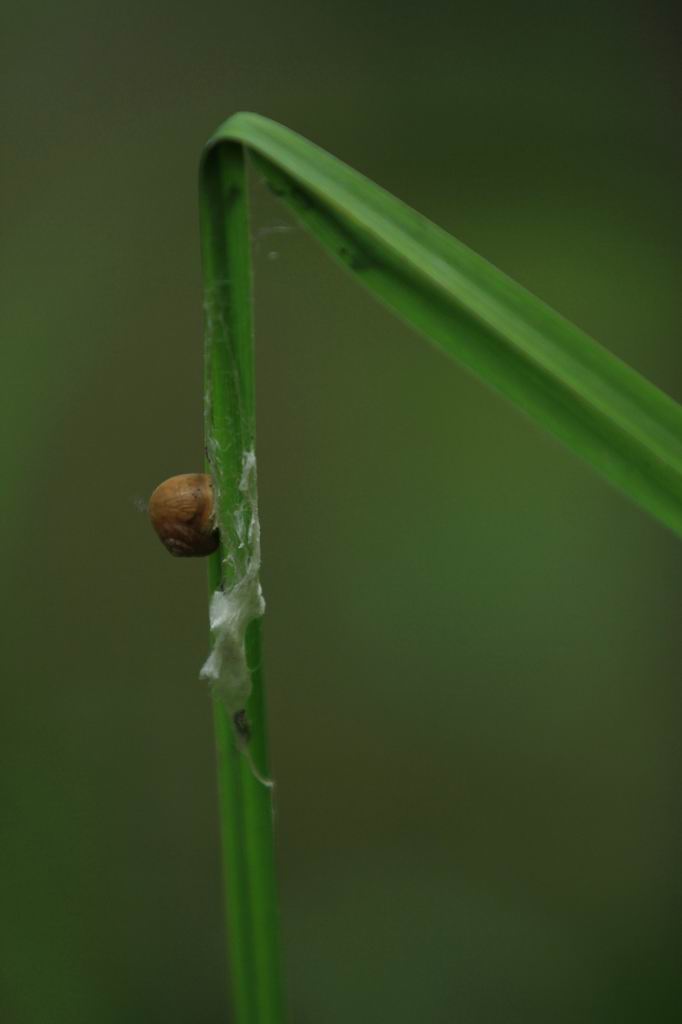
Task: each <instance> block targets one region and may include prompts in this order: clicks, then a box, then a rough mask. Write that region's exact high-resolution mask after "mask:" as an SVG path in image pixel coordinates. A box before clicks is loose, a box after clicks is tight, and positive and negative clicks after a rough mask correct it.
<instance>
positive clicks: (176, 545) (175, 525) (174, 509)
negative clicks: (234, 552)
mask: <svg viewBox="0 0 682 1024" xmlns="http://www.w3.org/2000/svg"><path fill="white" fill-rule="evenodd" d="M149 518H150V519H151V521H152V526H153V527H154V529H155V530H156V532H157V533H158V535H159V537H160V538H161V540H162V542H163V543H164V544H165V546H166V548H167V549H168V551H170V553H171V555H177V556H178V557H180V558H195V557H199V556H201V555H210V554H212V553H213V552H214V551H215V550H216V549H217V547H218V544H219V541H220V536H219V533H218V528H217V527H216V522H215V503H214V494H213V481H212V480H211V478H210V476H209V475H208V474H207V473H181V474H180V475H179V476H171V477H169V479H168V480H164V482H163V483H162V484H159V486H158V487H157V488H156V490H155V491H154V493H153V494H152V496H151V498H150V499H149Z"/></svg>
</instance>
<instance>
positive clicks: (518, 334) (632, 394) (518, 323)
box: [203, 113, 682, 534]
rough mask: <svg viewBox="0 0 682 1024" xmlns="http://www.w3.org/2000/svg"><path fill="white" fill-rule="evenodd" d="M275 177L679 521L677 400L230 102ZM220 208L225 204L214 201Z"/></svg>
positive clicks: (536, 410) (220, 134)
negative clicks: (240, 112) (240, 111)
mask: <svg viewBox="0 0 682 1024" xmlns="http://www.w3.org/2000/svg"><path fill="white" fill-rule="evenodd" d="M231 145H240V146H243V147H244V148H246V149H247V150H249V151H250V152H251V153H252V154H253V157H254V161H255V163H256V166H257V167H258V169H259V171H260V172H261V173H262V175H263V177H264V178H265V180H266V182H267V183H268V185H269V186H270V188H271V189H272V190H273V191H274V192H275V193H276V194H277V195H278V196H279V197H280V199H281V200H282V201H283V202H284V203H285V204H286V205H287V206H288V207H289V208H290V209H292V210H293V211H294V213H295V214H296V216H297V217H298V218H299V219H300V220H301V221H302V223H303V224H304V225H305V227H306V228H307V229H308V230H309V231H310V232H311V233H312V234H313V235H314V236H315V237H316V238H317V239H318V240H319V241H320V242H321V243H322V245H323V246H324V247H325V248H326V249H327V250H328V251H329V252H330V253H331V254H332V255H333V256H335V257H336V258H337V259H338V260H339V261H340V262H341V263H342V264H343V265H344V266H345V267H346V268H347V269H348V270H350V271H351V273H353V274H354V276H355V277H356V279H357V280H358V281H360V282H361V283H362V284H363V285H365V286H366V287H367V288H368V289H369V290H370V291H371V292H373V293H374V294H375V295H376V296H377V297H378V298H380V299H381V300H383V301H384V302H385V303H386V304H387V305H388V306H389V307H390V308H391V309H393V310H394V311H395V312H396V313H398V314H399V315H400V316H401V317H402V318H403V319H405V320H406V321H408V322H409V323H410V324H412V325H413V326H414V327H416V328H417V329H418V330H419V331H420V332H421V333H423V334H424V335H426V336H427V337H428V338H429V339H430V340H431V341H432V342H434V343H435V344H436V345H437V346H438V347H439V348H440V349H442V350H443V351H444V352H446V353H447V354H448V355H450V356H453V357H454V358H456V359H457V360H458V361H459V362H461V363H462V364H463V365H465V366H466V367H467V368H468V369H469V370H472V371H473V372H474V373H476V374H477V375H478V376H479V377H480V378H481V379H483V380H484V381H485V382H486V383H488V384H490V385H492V386H493V387H494V388H496V389H497V390H498V391H500V392H502V393H503V394H505V395H506V396H507V397H508V398H510V399H511V400H512V401H513V402H514V403H515V404H516V405H517V406H518V407H519V408H520V409H522V410H523V411H525V412H526V413H527V414H528V415H530V416H531V417H532V418H533V419H535V420H536V421H537V422H538V423H540V424H541V425H542V426H543V427H545V428H546V429H548V430H549V431H551V432H552V433H553V434H555V435H556V436H557V437H559V438H560V439H561V440H562V441H563V442H564V443H565V444H566V445H568V447H569V448H571V449H573V451H575V452H576V453H578V454H579V455H581V456H583V458H585V459H587V461H588V462H590V463H591V464H592V465H593V466H594V467H595V468H596V469H597V470H599V471H600V472H601V473H602V474H603V475H604V476H606V477H607V478H608V479H609V480H610V481H611V482H612V483H614V484H616V485H617V486H618V487H620V488H621V489H622V490H624V491H625V492H626V493H627V494H628V495H629V496H630V497H631V498H633V499H634V500H635V501H636V502H638V503H639V504H640V505H642V506H643V507H644V508H646V509H647V510H648V511H649V512H650V513H652V514H653V515H654V516H656V517H657V518H658V519H660V520H661V521H662V522H664V523H665V524H666V525H668V526H669V527H671V528H672V529H673V530H675V531H676V532H677V533H679V534H682V407H680V406H679V405H678V404H677V403H676V402H675V401H673V400H672V399H671V398H670V397H668V396H667V395H665V394H664V393H663V392H662V391H660V390H659V389H658V388H656V387H655V386H654V385H652V384H651V383H649V382H648V381H647V380H645V379H644V378H643V377H642V376H640V375H639V374H638V373H636V372H635V371H634V370H633V369H631V368H630V367H628V366H626V365H625V364H624V363H623V362H621V361H620V360H619V359H617V358H616V357H615V356H613V355H611V354H610V353H609V352H607V351H606V349H604V348H603V347H602V346H601V345H599V344H597V342H595V341H593V340H592V339H591V338H589V337H588V336H587V335H586V334H585V333H584V332H583V331H581V330H580V329H579V328H577V327H575V326H574V325H573V324H571V323H569V322H568V321H567V320H565V319H564V318H563V317H562V316H560V315H559V314H558V313H556V312H555V311H554V310H552V309H550V307H548V306H547V305H546V304H545V303H543V302H542V301H540V300H539V299H537V298H536V297H535V296H533V295H531V294H530V293H529V292H527V291H526V290H525V289H524V288H522V287H521V286H520V285H518V284H516V283H515V282H514V281H512V280H511V279H510V278H508V277H507V276H506V275H505V274H503V273H502V272H501V271H499V270H497V268H495V267H493V266H492V265H491V264H490V263H488V262H487V261H486V260H484V259H482V258H481V257H480V256H478V255H477V254H476V253H474V252H472V251H471V250H470V249H468V248H467V247H466V246H465V245H463V244H462V243H461V242H458V241H457V240H456V239H454V238H453V237H452V236H451V235H449V234H448V233H447V232H445V231H443V230H442V229H441V228H439V227H438V226H437V225H435V224H433V223H432V222H430V221H429V220H427V219H426V218H425V217H423V216H421V215H420V214H418V213H417V212H416V211H414V210H412V209H410V207H408V206H406V205H405V204H404V203H402V202H401V201H400V200H398V199H396V198H395V197H394V196H392V195H390V194H389V193H388V192H386V191H385V190H384V189H382V188H380V187H379V186H378V185H375V184H374V183H373V182H371V181H369V180H368V179H367V178H365V177H364V176H363V175H361V174H359V173H358V172H357V171H354V170H353V169H352V168H350V167H348V166H347V165H345V164H343V163H342V162H341V161H339V160H337V159H336V158H335V157H333V156H331V155H330V154H329V153H326V152H325V151H324V150H321V149H319V148H318V147H317V146H315V145H313V144H312V143H311V142H308V141H307V140H306V139H304V138H302V137H301V136H299V135H296V134H295V133H294V132H292V131H290V130H289V129H288V128H285V127H284V126H282V125H279V124H276V123H275V122H273V121H270V120H268V119H267V118H263V117H260V116H259V115H256V114H246V113H245V114H235V115H234V116H233V117H231V118H229V119H228V120H227V121H226V122H225V123H224V124H223V125H222V126H221V127H220V128H219V129H218V131H217V132H216V134H215V135H214V136H213V138H212V139H211V140H210V142H209V144H208V146H207V149H206V152H205V156H204V165H203V166H204V169H205V170H206V169H208V168H210V166H211V164H212V162H213V161H214V160H215V159H216V158H217V155H218V154H219V153H220V151H221V150H223V149H225V148H227V147H229V146H231ZM213 214H214V216H216V217H219V216H220V215H221V213H220V209H219V208H218V207H216V208H215V209H214V211H213Z"/></svg>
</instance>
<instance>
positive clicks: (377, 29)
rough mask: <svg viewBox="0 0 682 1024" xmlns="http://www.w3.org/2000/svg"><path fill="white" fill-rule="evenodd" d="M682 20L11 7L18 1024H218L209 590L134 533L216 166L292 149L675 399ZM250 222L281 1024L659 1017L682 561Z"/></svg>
mask: <svg viewBox="0 0 682 1024" xmlns="http://www.w3.org/2000/svg"><path fill="white" fill-rule="evenodd" d="M675 7H676V5H673V4H670V5H666V4H661V3H653V4H652V3H650V2H640V3H632V2H625V3H618V4H616V3H615V2H614V3H612V4H603V3H602V4H597V5H596V6H595V5H594V4H588V3H577V4H576V3H574V4H572V5H570V7H560V6H559V5H552V4H545V5H537V6H535V5H529V4H523V5H508V4H502V3H500V4H498V5H495V4H492V5H486V6H483V7H482V8H481V9H480V10H479V12H478V13H475V14H473V13H472V12H471V11H470V9H469V7H468V5H452V4H445V3H443V4H436V3H432V4H421V5H417V6H416V7H415V6H414V5H408V4H404V5H403V4H400V3H398V4H396V3H388V2H383V0H382V2H379V3H375V4H372V5H370V6H369V7H368V6H367V5H366V4H360V3H354V4H346V5H340V4H334V5H319V4H316V3H312V2H306V3H301V4H297V5H294V7H293V8H291V7H289V6H288V5H286V4H275V3H255V4H252V5H250V7H249V9H248V11H247V10H244V9H243V7H241V6H237V5H230V4H225V3H223V4H216V3H196V4H192V5H186V4H184V3H175V2H171V3H168V2H165V3H160V2H152V3H146V4H143V5H141V6H140V5H138V4H133V3H118V4H116V5H113V4H106V5H105V4H101V3H95V4H85V3H82V4H73V3H72V4H67V5H58V4H46V3H44V2H43V3H27V4H25V5H23V6H22V7H21V8H20V9H19V8H17V9H14V10H13V9H11V8H6V10H5V21H6V30H5V32H4V33H3V35H4V39H5V44H6V48H7V53H6V55H5V57H4V58H3V67H4V76H5V90H6V93H7V95H8V96H9V104H8V105H7V106H6V108H5V125H4V128H3V140H2V141H3V149H4V152H5V155H4V157H3V177H4V186H3V212H4V230H3V242H4V252H3V255H4V270H3V275H2V289H3V292H4V298H3V304H2V338H3V362H4V372H3V401H2V421H3V422H2V445H3V466H4V480H5V483H4V486H3V488H2V505H3V509H2V514H3V548H2V565H3V569H4V573H3V575H4V580H5V583H4V588H3V589H4V596H5V607H4V613H3V625H4V627H5V637H4V641H3V655H4V656H3V673H2V675H3V688H2V718H1V724H0V742H1V750H2V775H1V783H0V785H1V787H2V817H1V829H2V836H1V842H2V846H1V853H0V887H1V891H0V907H1V911H0V921H1V926H0V971H1V974H2V1000H3V1011H2V1020H3V1022H7V1024H44V1022H45V1024H62V1022H64V1024H66V1022H68V1024H81V1022H83V1024H84V1022H88V1024H90V1022H93V1021H97V1022H98V1024H107V1022H111V1024H120V1022H121V1021H125V1022H127V1024H137V1022H139V1024H155V1022H157V1021H158V1022H164V1024H176V1022H177V1024H187V1022H192V1024H214V1022H215V1024H218V1022H221V1024H222V1022H224V1021H225V1020H227V1019H228V1017H227V1001H226V994H225V986H226V981H225V966H224V949H223V934H222V911H221V899H220V876H219V852H218V846H217V823H216V811H215V781H214V762H213V746H212V731H211V722H210V708H209V701H208V698H207V696H206V693H205V691H204V689H203V687H202V685H201V684H200V683H199V682H198V681H197V672H198V668H199V666H200V664H201V662H202V659H203V657H204V655H205V652H206V649H207V630H206V618H207V615H206V581H205V566H204V565H202V564H201V563H200V562H179V561H173V560H171V559H170V558H168V557H167V556H166V554H165V553H164V551H163V550H162V548H161V546H160V544H159V543H158V542H157V541H156V540H155V539H154V537H153V536H152V534H151V531H150V528H149V526H148V524H147V522H146V520H145V517H144V515H143V514H142V513H141V512H140V510H139V508H138V507H137V506H138V505H139V504H140V501H139V499H141V498H142V499H144V498H146V496H147V495H148V494H149V493H150V491H151V490H152V488H153V487H154V486H155V484H156V483H157V482H159V481H160V480H161V479H163V478H164V477H165V476H168V475H170V474H172V473H174V472H182V471H189V470H194V469H197V468H200V467H201V464H202V457H203V456H202V438H201V429H202V365H201V301H200V278H199V246H198V235H197V208H196V167H197V161H198V156H199V152H200V148H201V145H202V143H203V142H204V140H205V139H206V137H208V135H209V134H210V133H211V131H212V130H213V129H214V128H215V127H216V126H217V124H218V123H219V122H220V121H221V120H223V119H224V118H225V117H227V116H228V115H229V114H230V113H232V112H234V111H236V110H238V109H252V110H256V111H259V112H260V113H263V114H266V115H269V116H271V117H274V118H276V119H278V120H281V121H283V122H284V123H285V124H287V125H289V126H290V127H292V128H294V129H296V130H298V131H300V132H302V133H303V134H305V135H307V136H308V137H310V138H311V139H313V140H314V141H316V142H318V143H320V144H321V145H323V146H325V147H326V148H328V149H330V150H331V151H332V152H333V153H335V154H337V155H338V156H340V157H342V158H343V159H345V160H346V161H348V162H349V163H350V164H352V165H353V166H355V167H357V168H358V169H360V170H362V171H364V172H365V173H367V174H368V175H369V176H370V177H372V178H374V179H375V180H377V181H379V182H380V183H381V184H383V185H384V186H386V187H387V188H389V189H391V190H392V191H394V192H396V193H397V194H398V195H400V196H401V197H402V198H404V199H405V200H406V201H407V202H409V203H410V204H411V205H413V206H415V207H416V208H417V209H419V210H421V211H423V212H424V213H426V214H427V215H428V216H430V217H432V218H433V219H435V220H436V221H438V222H439V223H441V224H443V225H444V226H445V227H446V228H448V229H449V230H451V231H452V232H453V233H454V234H455V235H457V236H458V237H459V238H461V239H463V240H464V241H465V242H467V243H468V244H469V245H471V246H472V247H473V248H474V249H476V250H477V251H479V252H481V253H482V254H483V255H485V256H486V257H488V258H489V259H490V260H492V261H493V262H494V263H496V264H497V265H498V266H500V267H502V268H503V269H504V270H506V271H507V272H508V273H510V274H511V275H512V276H514V277H516V278H517V279H518V280H520V281H521V282H522V283H524V284H525V285H527V286H528V287H529V288H530V289H531V290H532V291H534V292H536V293H538V294H539V295H541V296H542V297H543V298H545V299H546V300H547V301H549V302H550V303H551V304H553V305H555V306H556V307H557V308H558V309H559V310H561V311H562V312H563V313H565V314H566V315H567V316H568V317H569V318H571V319H573V320H575V321H576V322H577V323H578V324H580V325H581V326H582V327H584V328H585V329H587V330H588V331H589V332H590V333H591V334H593V335H594V336H596V337H597V338H599V339H600V340H601V341H602V342H603V343H604V344H605V345H606V346H607V347H609V348H610V349H611V350H612V351H614V352H616V353H617V354H618V355H620V356H621V357H623V358H624V359H625V360H627V361H628V362H630V363H632V364H633V365H634V366H636V367H637V368H638V369H640V370H641V371H642V372H644V373H645V374H646V375H647V376H649V377H651V378H652V379H653V380H654V381H655V382H656V383H658V384H659V385H661V386H662V387H664V388H665V389H666V390H667V391H668V392H669V393H671V394H672V395H674V396H675V397H676V398H678V399H680V398H682V387H681V386H680V369H681V364H682V359H681V354H680V341H679V337H680V335H679V327H678V321H679V312H680V309H679V307H680V302H679V270H680V259H679V256H680V246H679V237H680V230H681V227H682V224H681V220H682V218H681V213H682V209H681V204H680V198H679V182H680V170H681V163H682V160H681V151H682V146H681V145H680V137H679V122H678V116H679V108H680V70H679V46H678V44H679V34H678V26H677V24H676V21H675V18H676V15H675V13H674V12H675ZM254 216H255V222H254V233H255V235H256V249H255V253H256V255H255V273H256V287H257V321H258V323H257V328H258V329H257V351H258V355H257V359H258V403H259V447H258V455H259V475H260V484H261V507H262V521H263V545H264V569H263V575H264V586H265V592H266V598H267V601H268V614H267V620H266V623H267V624H266V667H267V681H268V688H269V704H270V732H271V740H272V748H273V761H274V770H275V775H276V778H277V783H278V788H277V826H278V841H279V851H278V855H279V868H280V883H281V893H282V931H283V938H284V946H285V964H286V974H287V988H288V993H289V1000H290V1004H291V1007H292V1011H293V1015H292V1021H294V1022H295V1024H342V1022H347V1021H358V1022H375V1021H381V1022H384V1021H386V1022H389V1021H390V1022H394V1024H402V1022H405V1024H407V1022H413V1021H424V1022H428V1024H431V1022H433V1024H440V1022H442V1024H450V1022H453V1021H456V1022H459V1024H501V1022H505V1024H508V1022H515V1021H519V1022H521V1021H523V1022H524V1024H529V1022H538V1024H540V1022H542V1024H545V1022H547V1021H553V1022H581V1024H582V1022H584V1024H588V1022H590V1024H591V1022H603V1021H609V1022H610V1021H618V1022H630V1021H633V1022H638V1024H640V1022H641V1024H644V1022H647V1024H648V1022H654V1021H655V1022H662V1021H677V1020H679V1019H680V1016H681V1015H682V983H681V982H680V978H679V952H680V947H681V940H682V928H681V927H680V909H681V908H680V903H681V901H680V889H681V885H680V883H681V880H682V866H681V864H680V853H681V843H680V838H681V835H680V833H681V829H680V798H679V793H680V783H681V781H682V780H681V770H680V740H679V735H680V711H681V708H680V688H679V682H678V679H679V665H680V654H681V650H680V640H679V615H678V609H679V597H680V585H679V568H680V547H679V543H678V542H677V541H676V540H675V538H674V537H673V536H672V535H671V534H669V533H667V532H666V531H665V530H664V529H663V528H662V527H660V526H658V525H657V524H656V523H655V522H653V521H651V520H650V519H648V518H647V517H646V515H645V514H643V513H641V512H640V511H639V510H638V509H636V508H635V507H634V506H632V505H631V504H629V503H628V502H627V501H626V500H625V499H624V498H622V497H621V496H620V495H619V494H617V493H616V492H614V491H612V490H610V489H609V488H608V487H607V485H606V484H603V483H602V482H601V481H600V480H599V479H597V478H596V477H595V476H593V475H592V473H591V472H590V471H589V470H588V469H587V468H585V467H584V466H583V465H582V464H580V463H579V462H578V461H577V460H575V459H574V458H573V457H572V456H570V455H569V454H567V453H566V452H565V451H564V450H563V449H562V448H560V447H559V446H558V445H557V444H555V443H554V442H553V441H552V440H551V439H549V438H547V437H545V436H544V435H542V434H541V433H540V432H539V431H538V430H536V429H535V428H534V427H533V426H532V425H531V424H529V423H528V422H526V421H525V420H524V419H523V418H522V417H521V416H519V415H518V414H517V413H516V412H515V411H514V410H513V409H512V408H511V407H509V406H507V405H506V404H505V403H503V402H502V401H501V400H499V399H498V398H497V397H495V396H494V395H492V394H491V393H489V392H488V391H487V390H486V389H485V388H484V387H483V386H481V385H480V384H479V383H478V382H476V381H473V380H471V379H470V378H468V377H467V376H466V375H465V374H464V373H463V372H462V371H460V370H459V368H458V367H457V366H455V365H452V364H450V363H449V362H447V361H446V360H445V359H444V358H442V357H441V356H440V355H438V354H437V353H436V352H435V351H433V350H432V349H431V348H430V347H429V346H428V345H427V344H425V343H424V342H423V341H422V339H420V338H418V337H417V336H415V335H413V334H412V333H411V332H410V331H409V330H407V329H406V328H405V327H403V325H402V324H400V323H399V322H397V321H395V320H394V319H392V318H391V317H390V315H389V314H388V313H386V312H385V311H384V310H383V309H381V308H380V307H378V306H377V305H375V304H374V303H373V301H372V300H371V299H370V298H369V297H367V296H366V295H364V294H362V293H360V292H359V291H358V290H357V289H356V286H355V285H354V283H353V282H352V281H351V280H350V279H349V278H347V277H345V276H344V275H343V274H342V272H341V271H339V270H337V268H336V267H334V266H333V265H332V264H331V263H330V262H329V261H328V260H327V258H326V257H324V256H323V255H322V254H321V253H320V252H319V251H318V249H317V248H316V247H315V246H314V244H313V243H312V242H310V241H309V240H308V239H306V238H305V237H304V236H303V234H302V233H301V231H300V230H299V229H297V228H295V227H294V228H293V230H291V231H280V230H274V231H272V230H271V229H273V228H275V229H277V228H281V227H284V226H286V225H287V221H286V218H285V217H284V215H283V213H282V211H281V210H280V209H279V208H277V207H276V205H275V204H274V201H272V200H271V199H270V198H268V197H267V196H266V195H265V192H264V189H262V187H260V186H259V185H258V184H257V183H256V186H255V193H254Z"/></svg>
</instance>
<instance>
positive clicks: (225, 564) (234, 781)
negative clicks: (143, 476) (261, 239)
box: [200, 146, 283, 1024]
mask: <svg viewBox="0 0 682 1024" xmlns="http://www.w3.org/2000/svg"><path fill="white" fill-rule="evenodd" d="M216 209H218V210H219V211H220V214H219V216H215V215H214V214H215V211H216ZM200 212H201V237H202V261H203V275H204V305H205V320H206V444H207V452H208V454H209V468H210V470H211V472H212V473H213V476H214V480H215V482H216V485H217V487H216V489H217V506H218V509H217V518H218V522H219V524H220V533H221V546H220V550H219V551H218V552H217V553H216V554H215V555H213V556H212V557H211V561H210V567H209V583H210V588H211V593H212V594H213V593H214V592H215V591H216V590H229V588H230V587H232V586H233V585H234V584H235V583H237V582H238V580H239V578H240V577H241V576H242V575H243V572H244V569H245V565H246V564H247V562H248V558H249V556H250V554H251V553H252V543H253V538H252V537H251V535H247V536H245V535H244V534H243V533H240V529H239V524H238V521H237V517H236V516H235V512H236V511H237V510H239V508H240V502H241V501H242V500H243V491H242V490H241V488H240V481H241V480H242V472H243V456H244V453H245V452H248V451H252V450H253V449H254V444H255V409H254V379H253V336H252V309H251V262H250V251H249V250H250V242H249V217H248V202H247V192H246V178H245V167H244V154H243V152H242V150H241V148H240V147H238V146H232V147H225V148H224V149H223V150H222V151H221V153H220V155H219V159H218V160H217V161H215V162H214V163H213V164H212V166H211V168H210V169H208V171H207V172H205V173H204V174H203V175H202V186H201V194H200ZM245 644H246V654H247V662H248V665H249V668H250V674H251V683H252V693H251V697H250V699H249V701H248V704H247V708H246V711H247V716H248V719H249V722H250V726H251V741H250V744H249V753H250V758H251V759H252V761H253V765H254V766H255V768H256V770H257V772H258V773H259V774H260V775H261V776H264V777H265V776H267V774H268V764H267V744H266V735H265V701H264V694H263V686H262V679H261V673H260V663H261V653H260V652H261V643H260V622H259V621H258V620H254V621H252V622H251V623H250V625H249V626H248V628H247V631H246V636H245ZM214 714H215V732H216V745H217V755H218V782H219V800H220V817H221V834H222V846H223V856H224V862H225V866H224V884H225V897H226V918H227V926H228V943H229V951H230V976H231V981H232V1002H233V1007H234V1020H235V1022H236V1024H280V1022H281V1021H282V1020H283V1011H282V995H281V986H280V970H279V951H278V934H277V919H276V917H277V898H276V885H275V866H274V852H273V835H272V804H271V799H272V791H271V789H269V788H268V787H267V786H265V785H264V784H263V783H262V782H261V781H260V780H259V779H258V778H257V777H256V774H255V773H254V771H253V770H252V765H251V763H250V760H249V758H247V757H246V756H244V754H243V753H242V751H241V750H240V749H238V745H237V743H236V738H235V729H234V726H233V721H232V715H231V714H230V712H229V711H228V709H227V708H226V707H225V705H224V704H223V703H222V702H221V701H219V700H216V701H215V702H214Z"/></svg>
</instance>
